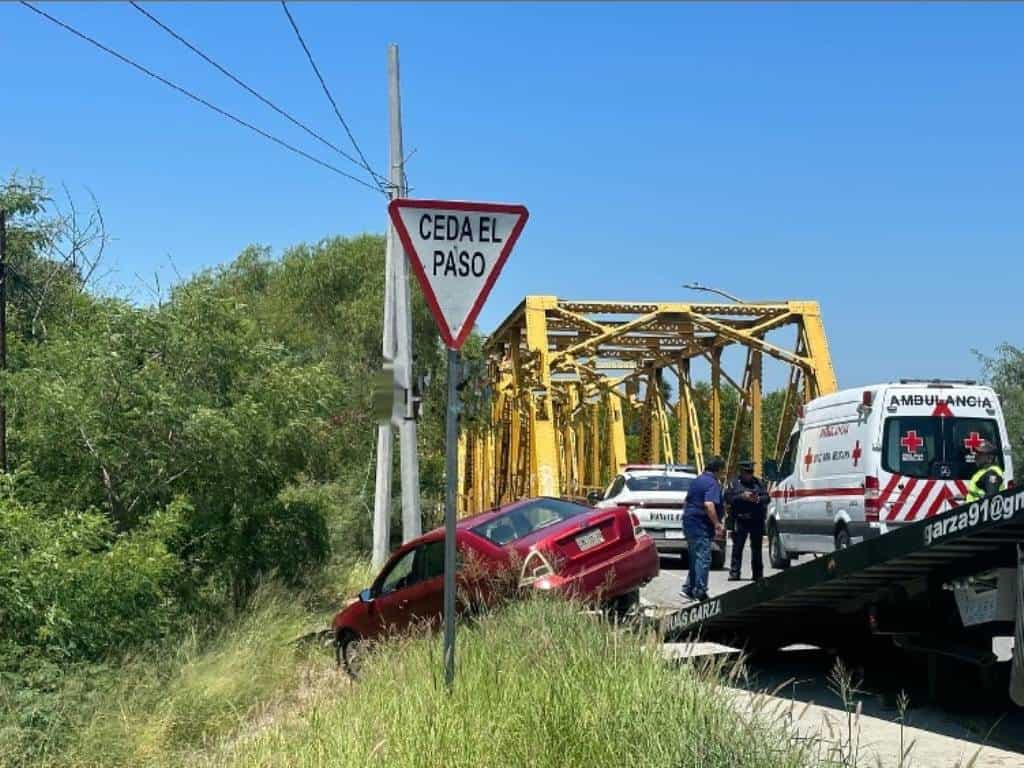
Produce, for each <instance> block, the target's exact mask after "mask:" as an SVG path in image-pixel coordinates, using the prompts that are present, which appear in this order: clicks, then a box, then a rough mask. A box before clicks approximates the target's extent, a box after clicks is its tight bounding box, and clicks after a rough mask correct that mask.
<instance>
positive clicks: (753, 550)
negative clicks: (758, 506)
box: [729, 517, 764, 579]
mask: <svg viewBox="0 0 1024 768" xmlns="http://www.w3.org/2000/svg"><path fill="white" fill-rule="evenodd" d="M748 537H749V539H750V567H751V570H752V571H753V572H754V578H755V579H760V578H761V577H762V576H764V562H763V559H762V556H761V555H762V552H761V543H762V541H763V539H764V520H762V519H760V518H754V519H752V518H744V517H737V518H736V528H735V530H734V531H733V534H732V562H731V563H730V567H729V575H730V576H739V575H740V570H741V568H742V566H743V545H744V544H746V542H747V538H748Z"/></svg>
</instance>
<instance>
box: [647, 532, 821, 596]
mask: <svg viewBox="0 0 1024 768" xmlns="http://www.w3.org/2000/svg"><path fill="white" fill-rule="evenodd" d="M729 547H730V548H729V550H728V553H727V557H726V565H725V568H723V569H722V570H720V571H712V572H711V578H710V580H709V583H708V592H709V593H710V594H711V596H712V597H714V596H715V595H720V594H722V593H723V592H728V591H729V590H730V589H736V588H738V587H742V586H744V585H746V584H749V583H750V547H749V545H748V546H747V550H746V551H745V552H744V553H743V570H742V572H741V574H740V575H741V576H742V577H743V581H729V580H728V578H729V562H728V556H731V555H732V542H730V543H729ZM763 555H764V574H765V576H771V575H772V574H773V573H778V571H776V570H775V569H774V568H772V567H771V566H770V565H769V563H768V544H767V540H766V541H765V544H764V546H763ZM685 562H686V561H685V560H683V559H680V558H678V557H662V558H661V574H660V575H659V576H658V578H656V579H655V580H654V581H652V582H651V583H650V584H648V585H647V587H646V588H645V589H644V590H643V591H642V592H641V593H640V594H641V597H642V598H643V599H644V600H646V601H647V602H649V603H650V604H652V605H655V606H658V607H664V608H677V607H679V606H680V605H681V604H682V599H681V598H680V597H679V587H680V586H682V583H683V580H684V579H685V578H686V565H685ZM797 562H804V561H803V560H798V561H797Z"/></svg>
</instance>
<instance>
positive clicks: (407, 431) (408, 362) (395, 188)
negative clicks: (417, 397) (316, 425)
mask: <svg viewBox="0 0 1024 768" xmlns="http://www.w3.org/2000/svg"><path fill="white" fill-rule="evenodd" d="M388 101H389V102H390V105H391V110H390V114H391V118H390V119H391V147H390V155H391V163H390V166H391V167H390V174H389V176H390V180H391V197H392V198H395V197H405V196H406V195H408V193H409V190H408V189H407V188H406V184H405V154H404V149H403V147H402V98H401V91H400V85H399V71H398V46H397V45H396V44H395V43H391V44H390V45H389V46H388ZM390 222H391V219H390V217H389V218H388V231H389V232H390V233H391V236H390V237H389V238H388V241H389V242H390V243H391V252H392V256H391V263H392V265H393V266H394V269H395V294H394V296H395V342H396V345H397V349H396V355H395V379H396V380H397V381H398V386H399V387H401V388H402V389H404V390H405V402H406V408H405V418H404V419H402V420H401V421H399V422H398V443H399V450H400V451H401V478H402V542H403V543H404V542H407V541H410V540H411V539H415V538H417V537H418V536H419V535H420V534H421V533H422V525H423V523H422V517H421V516H420V465H419V457H418V455H417V453H416V412H415V404H414V403H413V399H412V309H411V307H410V305H409V265H408V263H407V261H406V254H405V249H404V248H403V247H402V244H401V243H400V242H399V240H398V235H397V233H396V232H395V227H394V225H393V224H391V223H390Z"/></svg>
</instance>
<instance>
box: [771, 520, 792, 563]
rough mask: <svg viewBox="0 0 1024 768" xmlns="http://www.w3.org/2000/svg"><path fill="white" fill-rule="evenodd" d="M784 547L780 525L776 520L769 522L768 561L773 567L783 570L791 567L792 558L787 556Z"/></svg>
mask: <svg viewBox="0 0 1024 768" xmlns="http://www.w3.org/2000/svg"><path fill="white" fill-rule="evenodd" d="M785 551H786V550H785V549H783V547H782V537H781V536H780V535H779V527H778V526H777V525H775V523H774V522H771V523H768V561H769V562H770V563H771V564H772V568H777V569H779V570H782V569H784V568H789V563H790V558H788V557H785V556H784V555H783V552H785Z"/></svg>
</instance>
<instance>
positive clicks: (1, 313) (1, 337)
mask: <svg viewBox="0 0 1024 768" xmlns="http://www.w3.org/2000/svg"><path fill="white" fill-rule="evenodd" d="M5 370H7V211H5V210H4V209H3V208H0V371H5ZM0 471H3V472H6V471H7V404H6V402H5V401H4V399H3V395H2V394H0Z"/></svg>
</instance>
